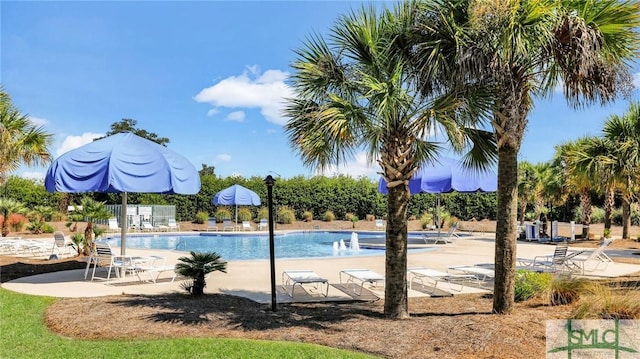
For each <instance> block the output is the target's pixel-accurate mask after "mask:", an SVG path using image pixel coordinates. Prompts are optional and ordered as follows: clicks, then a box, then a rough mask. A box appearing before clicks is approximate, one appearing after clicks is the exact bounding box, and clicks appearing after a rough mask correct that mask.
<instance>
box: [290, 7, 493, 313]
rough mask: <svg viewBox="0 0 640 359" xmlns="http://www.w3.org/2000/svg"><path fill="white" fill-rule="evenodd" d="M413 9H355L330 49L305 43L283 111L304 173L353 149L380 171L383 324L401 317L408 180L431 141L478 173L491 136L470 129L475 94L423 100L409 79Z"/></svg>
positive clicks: (318, 41)
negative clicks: (406, 52) (407, 46)
mask: <svg viewBox="0 0 640 359" xmlns="http://www.w3.org/2000/svg"><path fill="white" fill-rule="evenodd" d="M414 5H415V4H413V3H404V4H400V5H397V6H396V7H395V8H394V9H393V10H388V9H385V10H382V11H381V13H380V14H378V13H377V11H376V9H375V8H373V7H366V8H362V9H361V10H360V11H353V12H351V13H350V14H348V15H345V16H342V17H340V19H339V20H338V22H337V23H336V24H335V25H334V27H333V28H332V29H331V33H330V35H329V36H328V39H329V42H327V41H326V40H325V39H324V38H322V37H321V36H313V37H311V38H310V39H309V40H308V41H307V43H306V44H304V46H303V47H302V48H301V49H299V50H297V51H296V54H297V57H298V58H297V59H296V60H295V61H294V63H293V65H292V67H293V68H294V74H293V76H292V81H293V85H294V89H295V96H296V97H295V98H293V99H290V100H289V103H288V104H287V108H286V114H287V116H288V117H289V121H288V123H287V124H286V126H285V128H286V131H287V133H288V136H289V139H290V141H291V143H292V144H293V145H294V146H295V147H297V149H298V150H299V151H300V155H301V157H302V160H303V162H304V163H305V164H306V165H308V166H313V167H317V168H319V169H321V170H322V169H325V168H326V167H327V166H329V165H332V164H340V163H342V162H343V161H345V160H346V159H348V158H350V156H351V155H352V154H353V153H354V152H356V151H358V150H365V151H367V153H368V158H369V161H371V162H373V161H374V160H377V162H378V164H379V165H380V167H381V169H382V170H381V174H382V176H383V177H384V179H385V180H386V181H387V188H388V196H387V210H388V215H387V227H386V251H385V255H386V258H385V263H386V264H385V275H386V285H385V304H384V313H385V315H386V316H387V317H391V318H406V317H408V306H407V305H408V302H407V208H408V202H409V196H410V193H409V188H408V180H409V179H410V178H411V177H412V175H413V174H414V173H415V172H416V170H417V169H418V168H419V166H420V164H421V163H424V162H426V161H433V160H434V159H435V158H436V156H437V155H438V154H439V153H440V151H441V147H440V144H439V143H437V142H435V141H434V139H433V138H432V137H431V136H435V135H438V136H440V137H439V138H438V139H440V138H442V139H443V140H445V141H447V142H449V143H450V144H451V145H452V147H453V148H454V150H456V151H457V152H459V153H462V152H464V151H466V150H468V152H467V154H466V157H465V161H466V163H467V164H469V165H471V164H476V166H478V167H481V166H482V165H486V164H487V163H489V162H491V160H492V159H493V158H494V157H493V156H495V152H494V151H495V143H494V142H493V137H492V136H491V133H490V132H487V131H481V130H479V129H478V125H480V124H482V120H483V119H484V118H483V117H481V116H479V114H481V113H483V111H482V110H483V107H482V106H483V105H484V102H483V100H484V98H483V97H482V96H481V95H482V94H481V93H475V92H471V91H469V90H467V91H468V92H467V93H462V92H453V91H450V92H445V91H444V89H437V90H436V89H435V88H434V90H433V91H432V92H430V93H429V94H428V95H427V94H425V96H424V97H422V96H420V95H419V94H418V89H417V88H416V83H413V82H412V81H411V73H410V72H409V68H408V67H407V66H406V62H405V61H403V60H402V58H401V57H400V56H399V54H400V52H401V51H402V50H403V49H404V44H403V41H404V40H403V39H404V37H405V36H406V35H407V31H409V30H410V28H411V24H412V16H413V14H414V13H415V12H414V8H413V6H414ZM464 95H467V96H466V97H465V96H464ZM471 95H476V96H475V97H473V96H471ZM484 109H486V108H484ZM436 141H437V140H436ZM472 143H473V144H474V145H471V144H472Z"/></svg>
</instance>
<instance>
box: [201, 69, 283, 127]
mask: <svg viewBox="0 0 640 359" xmlns="http://www.w3.org/2000/svg"><path fill="white" fill-rule="evenodd" d="M288 76H289V74H288V73H287V72H284V71H280V70H267V71H265V72H264V73H262V74H260V71H259V68H258V67H257V66H251V67H248V68H247V70H245V71H244V72H243V73H242V75H239V76H231V77H227V78H226V79H223V80H221V81H219V82H218V83H216V84H214V85H213V86H211V87H207V88H205V89H203V90H202V91H200V92H199V93H198V94H197V95H196V96H195V97H194V99H195V100H196V101H197V102H201V103H203V102H204V103H209V104H210V105H211V106H213V108H214V109H215V110H217V109H219V108H222V107H226V108H230V109H241V108H259V109H260V113H261V114H262V115H263V116H264V117H265V119H266V120H267V121H269V122H273V123H276V124H279V125H283V124H284V123H286V119H285V118H284V117H283V116H282V109H283V106H284V101H283V100H284V98H287V97H293V89H292V88H291V87H290V86H289V85H287V84H286V83H285V80H286V79H287V77H288ZM209 112H211V110H210V111H209Z"/></svg>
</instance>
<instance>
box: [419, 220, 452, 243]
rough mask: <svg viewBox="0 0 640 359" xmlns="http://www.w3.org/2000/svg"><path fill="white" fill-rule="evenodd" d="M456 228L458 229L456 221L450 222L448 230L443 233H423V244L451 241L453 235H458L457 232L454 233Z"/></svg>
mask: <svg viewBox="0 0 640 359" xmlns="http://www.w3.org/2000/svg"><path fill="white" fill-rule="evenodd" d="M456 229H458V223H454V224H452V225H451V227H450V228H449V231H448V232H447V233H446V234H443V235H437V236H433V235H432V234H431V233H423V234H422V240H423V241H424V243H425V244H438V243H441V244H449V243H453V237H454V236H455V237H457V236H458V235H457V234H455V232H456Z"/></svg>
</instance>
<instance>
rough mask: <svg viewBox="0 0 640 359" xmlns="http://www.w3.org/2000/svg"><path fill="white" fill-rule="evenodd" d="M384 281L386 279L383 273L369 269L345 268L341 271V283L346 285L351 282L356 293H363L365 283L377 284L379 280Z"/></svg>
mask: <svg viewBox="0 0 640 359" xmlns="http://www.w3.org/2000/svg"><path fill="white" fill-rule="evenodd" d="M343 277H344V278H343ZM382 281H384V276H383V275H382V274H379V273H376V272H374V271H371V270H368V269H344V270H341V271H340V284H344V285H345V287H348V286H349V284H351V286H352V290H353V292H354V293H355V294H356V295H361V294H362V289H363V288H364V284H365V283H369V284H371V285H373V286H377V285H378V282H382ZM358 288H359V290H358Z"/></svg>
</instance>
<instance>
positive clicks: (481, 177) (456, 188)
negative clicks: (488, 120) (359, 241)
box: [378, 157, 498, 230]
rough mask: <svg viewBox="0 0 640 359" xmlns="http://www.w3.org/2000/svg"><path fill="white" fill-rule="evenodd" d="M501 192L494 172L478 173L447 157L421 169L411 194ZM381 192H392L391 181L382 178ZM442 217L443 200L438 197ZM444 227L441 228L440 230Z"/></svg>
mask: <svg viewBox="0 0 640 359" xmlns="http://www.w3.org/2000/svg"><path fill="white" fill-rule="evenodd" d="M497 189H498V176H497V174H496V173H495V172H493V171H478V170H475V169H471V168H465V166H464V164H463V163H462V161H459V160H455V159H453V158H447V157H443V158H440V159H438V160H436V161H434V162H432V163H429V164H425V165H424V166H421V167H420V169H418V171H416V173H415V174H414V175H413V177H411V179H410V180H409V191H410V192H411V194H416V193H436V194H440V193H450V192H463V193H473V192H495V191H497ZM378 192H380V193H382V194H387V193H389V192H388V190H387V181H385V180H384V178H382V177H381V178H380V180H379V182H378ZM437 207H438V215H439V213H440V208H439V207H440V198H438V204H437ZM439 229H440V226H438V230H439Z"/></svg>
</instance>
